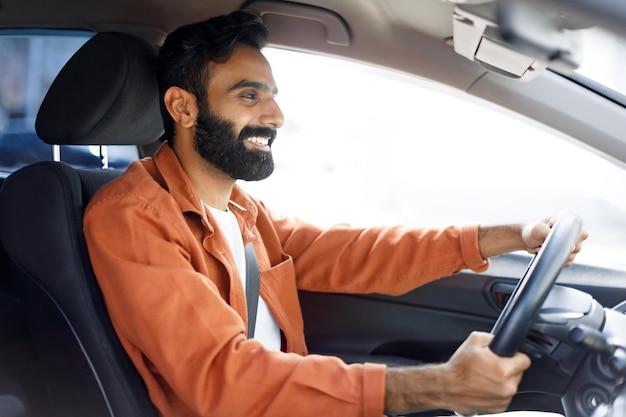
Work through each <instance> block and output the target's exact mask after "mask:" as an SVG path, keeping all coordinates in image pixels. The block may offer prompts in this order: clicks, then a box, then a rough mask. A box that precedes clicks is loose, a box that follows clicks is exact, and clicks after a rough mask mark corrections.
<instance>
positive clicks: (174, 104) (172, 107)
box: [163, 87, 198, 128]
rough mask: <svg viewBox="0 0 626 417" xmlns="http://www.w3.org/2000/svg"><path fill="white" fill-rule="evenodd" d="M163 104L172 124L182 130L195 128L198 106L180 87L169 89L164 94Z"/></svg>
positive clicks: (191, 96) (194, 99) (193, 98)
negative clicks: (172, 121) (172, 120)
mask: <svg viewBox="0 0 626 417" xmlns="http://www.w3.org/2000/svg"><path fill="white" fill-rule="evenodd" d="M163 102H164V103H165V107H166V108H167V111H168V112H169V114H170V116H172V119H174V123H176V124H177V125H179V126H180V127H182V128H191V127H193V126H195V124H196V117H197V116H198V106H197V103H196V98H195V96H194V95H193V94H191V93H189V92H188V91H187V90H184V89H182V88H180V87H170V88H168V89H167V91H166V92H165V95H164V97H163Z"/></svg>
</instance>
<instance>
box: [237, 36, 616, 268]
mask: <svg viewBox="0 0 626 417" xmlns="http://www.w3.org/2000/svg"><path fill="white" fill-rule="evenodd" d="M264 53H265V55H266V56H267V58H268V60H269V62H270V64H271V65H272V69H273V73H274V78H275V79H276V82H277V85H278V89H279V91H280V93H279V94H278V96H277V101H278V103H279V105H280V106H281V109H282V111H283V113H284V115H285V125H284V126H283V127H282V128H281V129H280V131H279V133H278V137H277V140H276V141H275V142H274V144H273V146H272V150H273V153H274V160H275V165H276V168H275V171H274V173H273V174H272V176H270V177H269V178H268V179H267V180H264V181H259V182H250V183H243V184H242V186H243V187H244V188H246V189H247V190H248V191H250V192H251V193H252V194H254V195H255V196H257V197H259V198H261V199H262V200H264V202H265V203H266V204H267V205H268V206H269V207H270V208H272V210H274V211H275V212H277V213H278V214H285V215H293V216H298V217H301V218H303V219H304V220H306V221H309V222H312V223H316V224H320V225H324V226H326V225H330V224H334V223H342V222H343V223H350V224H353V225H363V226H373V225H384V224H405V225H413V226H426V225H448V224H468V223H498V222H511V221H520V222H526V221H534V220H537V219H539V218H541V217H543V216H547V215H551V214H557V213H558V212H559V211H561V210H563V209H566V208H570V209H574V210H576V211H577V212H579V213H580V214H581V216H582V217H583V219H584V221H585V225H586V227H587V228H588V230H589V232H590V237H589V239H588V240H587V242H585V249H584V250H583V251H582V252H581V253H580V255H579V257H578V258H577V259H578V260H581V261H586V262H591V263H595V262H607V261H608V262H616V263H620V264H623V265H626V256H625V255H624V254H625V253H626V234H624V233H623V230H626V220H625V219H626V199H625V198H624V192H623V190H624V189H626V170H625V167H624V165H623V164H618V163H616V162H614V161H609V160H607V159H604V158H602V157H601V156H600V155H599V154H598V153H597V152H594V151H592V150H589V149H588V148H585V147H583V146H580V144H578V143H577V142H576V141H574V140H573V139H571V138H565V137H563V135H557V134H556V133H554V132H551V131H548V130H546V129H542V128H540V127H538V126H537V125H536V124H533V123H531V122H529V121H527V120H525V119H524V118H522V117H519V116H516V115H513V114H511V113H510V112H507V111H505V110H503V109H499V108H496V106H494V105H491V104H488V103H483V102H481V101H479V100H478V99H475V98H472V97H470V96H467V95H465V94H462V93H460V92H458V91H456V90H453V89H450V88H447V87H444V86H441V85H435V84H433V83H430V82H425V81H424V80H421V79H418V78H415V77H410V76H407V75H404V74H399V73H395V72H391V71H384V70H381V69H379V68H374V67H369V66H364V65H357V64H354V63H350V62H346V61H339V60H333V59H329V58H325V57H320V56H314V55H309V54H304V53H296V52H289V51H285V50H280V49H270V48H267V49H266V50H265V51H264Z"/></svg>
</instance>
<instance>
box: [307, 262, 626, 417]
mask: <svg viewBox="0 0 626 417" xmlns="http://www.w3.org/2000/svg"><path fill="white" fill-rule="evenodd" d="M530 259H531V258H530V256H525V255H518V254H511V255H504V256H501V257H498V258H494V259H492V261H491V262H492V264H491V266H490V268H489V270H488V271H487V272H486V273H481V274H476V273H473V272H471V271H463V272H461V273H459V274H457V275H454V276H450V277H445V278H442V279H440V280H437V281H434V282H432V283H429V284H426V285H423V286H422V287H420V288H417V289H415V290H413V291H411V292H409V293H407V294H404V295H401V296H394V297H392V296H384V295H379V294H370V295H348V294H322V293H312V292H301V293H300V300H301V304H302V310H303V315H304V321H305V334H306V338H307V344H308V346H309V350H310V352H311V353H319V354H330V355H336V356H339V357H341V358H343V359H344V360H345V361H346V362H365V361H367V362H379V363H387V364H388V365H390V366H396V365H403V364H417V363H420V362H441V361H445V360H447V359H448V358H449V357H450V355H451V354H452V353H453V352H454V351H455V349H456V348H457V347H458V346H459V345H460V344H461V343H462V342H463V340H464V339H465V338H466V337H467V336H468V335H469V333H470V332H472V331H474V330H479V331H485V332H488V331H490V329H491V327H492V325H493V324H494V322H495V320H496V318H497V316H498V314H499V312H500V309H501V307H502V303H503V302H504V301H506V296H507V293H508V292H510V291H511V290H512V289H513V288H514V287H515V285H516V283H517V281H518V279H519V278H520V277H521V276H523V274H524V272H525V270H526V268H527V266H528V263H529V262H530ZM558 283H559V284H560V285H564V286H569V287H573V288H577V289H579V290H582V291H585V292H587V293H589V294H591V295H592V296H593V297H594V298H596V300H598V301H599V302H600V303H601V304H602V305H604V306H605V307H609V308H610V307H613V306H615V305H617V304H618V303H620V302H621V301H623V300H625V299H626V270H625V269H623V268H614V269H611V268H607V267H597V266H589V265H578V264H575V265H573V266H572V267H570V268H565V269H564V270H563V271H562V272H561V274H560V276H559V279H558ZM533 367H535V365H533ZM536 367H537V368H539V367H541V364H540V363H537V364H536ZM527 374H528V375H531V372H528V373H527ZM533 377H535V376H533ZM511 407H512V409H533V410H537V409H538V410H548V411H556V412H561V409H560V400H559V398H558V397H555V396H548V395H543V394H521V395H518V397H516V399H515V400H514V402H513V403H512V406H511Z"/></svg>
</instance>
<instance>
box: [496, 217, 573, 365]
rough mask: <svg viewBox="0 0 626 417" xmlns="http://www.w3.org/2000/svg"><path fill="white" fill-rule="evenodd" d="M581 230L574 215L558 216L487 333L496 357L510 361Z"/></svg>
mask: <svg viewBox="0 0 626 417" xmlns="http://www.w3.org/2000/svg"><path fill="white" fill-rule="evenodd" d="M581 229H582V220H581V218H580V216H578V214H576V213H575V212H573V211H570V210H565V211H563V212H561V213H560V214H559V215H558V217H557V219H556V221H555V222H554V225H553V226H552V228H551V230H550V233H549V234H548V237H547V238H546V240H545V241H544V243H543V245H542V246H541V248H540V249H539V252H538V253H537V254H536V255H535V257H534V258H533V259H532V260H531V262H530V264H529V265H528V268H527V269H526V272H525V273H524V276H523V277H522V279H521V280H520V281H519V282H518V284H517V286H516V287H515V290H514V291H513V293H512V294H511V297H510V298H509V300H508V302H507V303H506V305H505V306H504V308H503V309H502V312H501V313H500V316H499V317H498V319H497V320H496V323H495V324H494V326H493V328H492V329H491V334H493V335H494V337H493V340H492V341H491V344H490V345H489V347H490V349H491V350H492V351H493V352H494V353H495V354H496V355H498V356H503V357H510V356H513V355H514V354H515V352H517V350H518V349H519V347H520V346H521V344H522V342H523V341H524V338H525V337H526V333H528V330H529V329H530V326H531V324H532V322H533V320H534V318H535V316H536V314H537V313H538V311H539V309H540V308H541V306H542V305H543V303H544V301H545V300H546V297H547V296H548V293H549V292H550V289H551V288H552V286H553V285H554V283H555V281H556V278H557V277H558V275H559V273H560V272H561V270H562V269H563V267H564V266H565V262H567V258H568V257H569V255H570V253H571V252H572V249H573V248H574V245H575V244H576V240H577V238H578V235H579V234H580V231H581Z"/></svg>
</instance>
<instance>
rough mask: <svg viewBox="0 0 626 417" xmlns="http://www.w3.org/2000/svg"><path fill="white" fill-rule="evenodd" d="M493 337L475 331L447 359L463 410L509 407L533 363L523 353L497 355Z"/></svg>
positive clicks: (458, 407) (455, 394) (458, 408)
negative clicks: (492, 349)
mask: <svg viewBox="0 0 626 417" xmlns="http://www.w3.org/2000/svg"><path fill="white" fill-rule="evenodd" d="M492 339H493V336H492V335H490V334H488V333H482V332H474V333H472V334H471V335H470V336H469V337H468V338H467V340H466V341H465V342H464V343H463V344H462V345H461V346H460V347H459V349H458V350H457V351H456V352H455V354H454V355H453V356H452V358H451V359H450V361H448V363H447V365H448V366H449V369H450V370H451V371H450V375H452V376H453V379H452V380H451V381H450V384H449V385H448V387H450V388H451V390H452V391H453V393H452V394H453V395H452V398H454V399H455V404H454V405H455V408H454V410H455V411H457V412H459V413H462V414H471V413H477V412H479V413H497V412H502V411H505V410H506V408H507V406H508V404H509V403H510V401H511V399H512V398H513V395H515V393H516V392H517V388H518V385H519V383H520V381H521V379H522V376H523V373H524V371H525V370H526V369H528V367H529V366H530V364H531V362H530V359H529V358H528V357H527V356H526V355H524V354H522V353H516V354H515V355H514V356H513V357H510V358H501V357H499V356H497V355H496V354H494V353H493V352H492V351H491V349H489V343H491V340H492Z"/></svg>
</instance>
